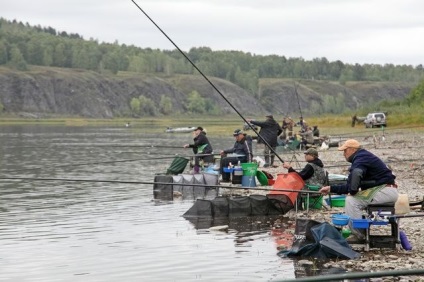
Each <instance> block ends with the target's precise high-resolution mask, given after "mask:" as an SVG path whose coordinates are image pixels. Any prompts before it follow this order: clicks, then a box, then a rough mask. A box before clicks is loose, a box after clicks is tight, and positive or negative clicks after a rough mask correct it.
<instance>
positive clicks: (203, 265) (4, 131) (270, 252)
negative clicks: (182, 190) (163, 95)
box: [0, 126, 294, 281]
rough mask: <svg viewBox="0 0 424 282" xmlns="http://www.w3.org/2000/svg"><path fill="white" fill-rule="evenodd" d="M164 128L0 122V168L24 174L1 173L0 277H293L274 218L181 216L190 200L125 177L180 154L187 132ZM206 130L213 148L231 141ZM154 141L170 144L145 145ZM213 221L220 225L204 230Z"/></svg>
mask: <svg viewBox="0 0 424 282" xmlns="http://www.w3.org/2000/svg"><path fill="white" fill-rule="evenodd" d="M171 135H172V136H171ZM171 135H170V134H165V133H163V134H150V133H148V132H144V131H141V130H140V129H136V128H135V127H131V128H110V127H109V128H106V127H57V126H2V127H1V128H0V144H1V151H0V177H3V178H5V177H8V178H14V177H15V178H22V177H25V178H28V179H27V180H5V179H0V199H1V201H0V242H1V244H0V269H1V271H0V280H1V281H36V280H39V281H117V280H122V281H169V280H172V281H196V280H202V281H216V280H221V281H235V280H237V281H267V280H268V281H269V280H281V279H283V278H288V277H292V278H293V277H294V266H293V262H292V261H291V260H285V259H281V258H279V257H278V256H277V255H276V254H277V252H278V250H277V246H278V244H279V243H278V241H277V239H276V238H280V236H281V234H279V233H278V232H276V231H275V229H274V230H273V229H272V228H271V227H272V226H273V224H274V221H273V220H275V219H269V218H243V219H234V218H231V219H225V220H224V221H219V220H213V222H211V221H210V220H209V221H204V222H198V221H197V222H191V221H188V220H186V219H184V218H183V217H181V215H182V214H183V213H184V212H186V211H187V210H188V209H189V208H190V207H191V206H192V205H193V201H184V200H182V201H175V202H172V201H164V202H160V201H154V200H153V191H152V190H153V187H152V185H146V184H128V183H125V182H128V181H133V182H136V181H144V182H151V181H153V178H154V175H155V174H156V173H158V172H164V171H165V170H166V168H167V167H168V165H169V164H170V163H171V161H172V159H173V157H174V156H175V154H187V153H188V151H186V150H184V149H182V144H186V143H190V142H191V141H192V136H191V134H181V135H178V134H176V135H173V134H171ZM209 138H210V140H211V142H213V144H214V148H217V149H218V148H226V147H229V146H231V144H232V143H233V142H234V140H233V139H232V138H231V136H230V137H228V139H225V138H216V139H214V138H213V136H210V137H209ZM155 144H156V145H158V144H160V145H162V146H169V148H163V147H160V148H159V147H149V145H150V146H151V145H155ZM180 146H181V148H180ZM122 160H127V161H122ZM39 178H49V179H57V180H54V181H50V180H49V181H37V179H39ZM67 179H73V180H75V181H66V180H67ZM84 180H97V181H102V182H87V181H84ZM108 181H122V183H116V182H108ZM217 225H228V230H224V231H219V230H211V229H210V227H211V226H217ZM276 234H277V235H276Z"/></svg>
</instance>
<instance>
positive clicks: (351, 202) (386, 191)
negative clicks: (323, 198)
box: [345, 187, 399, 239]
mask: <svg viewBox="0 0 424 282" xmlns="http://www.w3.org/2000/svg"><path fill="white" fill-rule="evenodd" d="M398 195H399V194H398V189H397V188H394V187H385V188H383V189H381V190H380V191H378V192H377V193H376V194H375V195H374V197H373V198H371V199H369V200H363V199H359V198H357V197H355V196H350V195H348V196H347V197H346V204H345V213H346V214H347V215H348V216H350V218H354V219H359V218H361V217H362V214H363V212H364V210H365V209H366V207H367V206H368V205H369V204H394V203H396V201H397V198H398ZM349 228H350V230H351V231H352V234H354V235H355V236H357V237H358V238H359V239H364V237H365V235H364V232H365V230H364V229H354V228H353V227H352V223H351V222H350V221H349Z"/></svg>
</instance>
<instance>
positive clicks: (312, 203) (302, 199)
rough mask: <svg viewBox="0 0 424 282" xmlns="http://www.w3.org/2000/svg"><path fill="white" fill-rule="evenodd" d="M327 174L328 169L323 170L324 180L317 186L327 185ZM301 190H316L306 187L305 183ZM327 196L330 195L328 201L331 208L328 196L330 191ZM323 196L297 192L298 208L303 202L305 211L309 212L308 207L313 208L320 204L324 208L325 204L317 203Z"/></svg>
mask: <svg viewBox="0 0 424 282" xmlns="http://www.w3.org/2000/svg"><path fill="white" fill-rule="evenodd" d="M328 174H329V173H328V171H327V170H325V180H324V183H323V184H322V185H318V186H321V187H323V186H327V185H329V178H328ZM303 190H306V191H318V190H315V189H310V188H309V187H308V185H305V187H304V188H303ZM329 197H330V198H329V199H330V200H329V202H330V208H331V196H330V193H329ZM323 198H324V197H323V195H322V194H319V195H314V196H311V195H310V194H309V193H303V194H302V193H299V199H298V204H299V206H300V208H301V207H302V204H305V206H306V212H309V207H312V208H314V207H319V206H321V207H324V208H326V206H323V205H320V204H319V203H320V202H322V200H323ZM326 209H327V208H326Z"/></svg>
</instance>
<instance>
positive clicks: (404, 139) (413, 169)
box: [223, 130, 424, 281]
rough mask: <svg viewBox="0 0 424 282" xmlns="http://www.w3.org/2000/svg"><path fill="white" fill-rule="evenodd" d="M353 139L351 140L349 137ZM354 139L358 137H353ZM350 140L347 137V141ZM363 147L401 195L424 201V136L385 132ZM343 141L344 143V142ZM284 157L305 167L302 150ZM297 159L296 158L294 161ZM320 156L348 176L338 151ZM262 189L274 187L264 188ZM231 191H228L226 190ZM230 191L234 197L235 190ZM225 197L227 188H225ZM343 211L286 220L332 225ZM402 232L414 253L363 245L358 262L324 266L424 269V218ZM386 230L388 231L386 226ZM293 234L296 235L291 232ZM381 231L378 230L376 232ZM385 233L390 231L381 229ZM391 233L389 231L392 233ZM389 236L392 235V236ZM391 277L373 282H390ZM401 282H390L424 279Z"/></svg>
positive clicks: (403, 223) (406, 221) (405, 221)
mask: <svg viewBox="0 0 424 282" xmlns="http://www.w3.org/2000/svg"><path fill="white" fill-rule="evenodd" d="M349 138H350V137H349ZM352 138H355V137H352ZM345 139H348V138H345ZM355 139H357V140H358V141H359V142H361V144H362V146H363V148H365V149H367V150H369V151H371V152H372V153H374V154H375V155H377V156H379V157H380V158H381V159H382V160H383V161H384V162H385V163H386V164H387V165H388V166H389V167H390V168H391V169H392V171H393V173H394V174H395V175H396V182H397V184H398V189H399V193H400V194H407V195H408V199H409V201H410V202H417V201H422V200H423V198H424V193H423V191H424V159H423V152H422V151H423V149H424V134H423V133H422V131H413V130H403V131H399V132H398V133H392V132H390V133H386V134H385V135H384V137H382V136H379V137H374V136H372V135H371V136H368V137H357V138H355ZM342 142H343V141H342ZM297 153H298V154H294V153H293V152H291V153H287V154H281V155H280V156H281V157H282V158H283V159H284V160H285V161H292V164H293V167H294V168H296V169H297V170H299V169H301V168H303V166H304V165H305V162H304V156H303V151H298V152H297ZM294 156H295V158H294ZM319 157H320V159H321V160H322V161H323V162H324V165H325V167H326V169H327V170H328V172H329V173H330V174H343V175H347V170H348V168H349V163H347V162H346V160H345V159H344V157H343V154H342V153H341V152H339V151H337V148H335V147H333V148H329V149H327V150H319ZM276 164H278V167H277V168H261V169H262V170H265V171H267V172H269V173H271V174H272V175H274V177H276V175H277V174H278V173H286V172H287V171H286V170H285V169H284V168H283V167H282V166H281V164H280V162H279V161H278V162H276ZM260 188H272V187H268V186H261V187H260ZM227 190H229V189H227ZM231 190H232V191H227V193H231V194H234V193H236V191H234V190H233V189H231ZM238 192H239V193H241V194H244V195H249V194H266V193H267V192H266V191H253V189H252V191H249V190H242V189H240V190H238ZM223 193H224V194H225V193H226V192H225V189H223ZM420 208H421V205H420V206H417V207H416V208H414V209H411V212H410V213H408V215H414V214H420V213H423V214H424V212H423V211H420ZM337 212H343V208H334V207H333V208H329V207H328V208H323V209H320V210H309V211H308V212H306V211H300V212H297V213H295V212H294V211H293V210H292V211H290V212H288V213H287V214H286V215H284V216H285V217H289V218H290V220H295V219H296V217H306V218H310V219H314V220H317V221H327V222H331V218H330V216H331V214H334V213H337ZM399 226H400V230H402V231H404V232H405V233H406V235H407V237H408V239H409V242H410V244H411V245H412V250H411V251H406V250H403V249H402V248H401V247H400V246H399V248H397V249H388V248H381V249H380V248H371V249H370V250H369V251H364V249H363V246H362V245H352V247H353V249H354V250H355V251H358V252H360V254H361V257H360V258H359V259H355V260H335V261H331V262H329V263H327V264H325V265H324V267H328V268H330V267H341V268H345V269H347V270H348V271H349V272H356V271H373V272H375V271H386V270H408V269H424V238H423V237H424V231H423V230H424V217H410V218H402V219H400V224H399ZM383 228H388V226H384V227H383ZM291 232H294V230H293V231H291ZM377 232H379V230H377ZM381 232H383V234H387V231H385V230H384V229H381ZM389 232H390V231H389ZM389 234H390V233H389ZM387 279H389V278H382V279H380V280H378V279H377V280H376V279H375V280H372V281H388V280H387ZM396 279H398V280H393V278H390V281H424V276H414V277H398V278H396Z"/></svg>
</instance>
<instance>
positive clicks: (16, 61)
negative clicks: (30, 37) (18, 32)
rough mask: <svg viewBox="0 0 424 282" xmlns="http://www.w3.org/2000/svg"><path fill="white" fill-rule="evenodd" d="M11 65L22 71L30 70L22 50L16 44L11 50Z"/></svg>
mask: <svg viewBox="0 0 424 282" xmlns="http://www.w3.org/2000/svg"><path fill="white" fill-rule="evenodd" d="M9 66H10V67H12V68H14V69H17V70H20V71H26V70H28V66H27V63H26V61H25V59H24V56H22V53H21V51H20V50H19V48H18V47H17V46H16V45H14V46H12V49H11V51H10V61H9Z"/></svg>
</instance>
